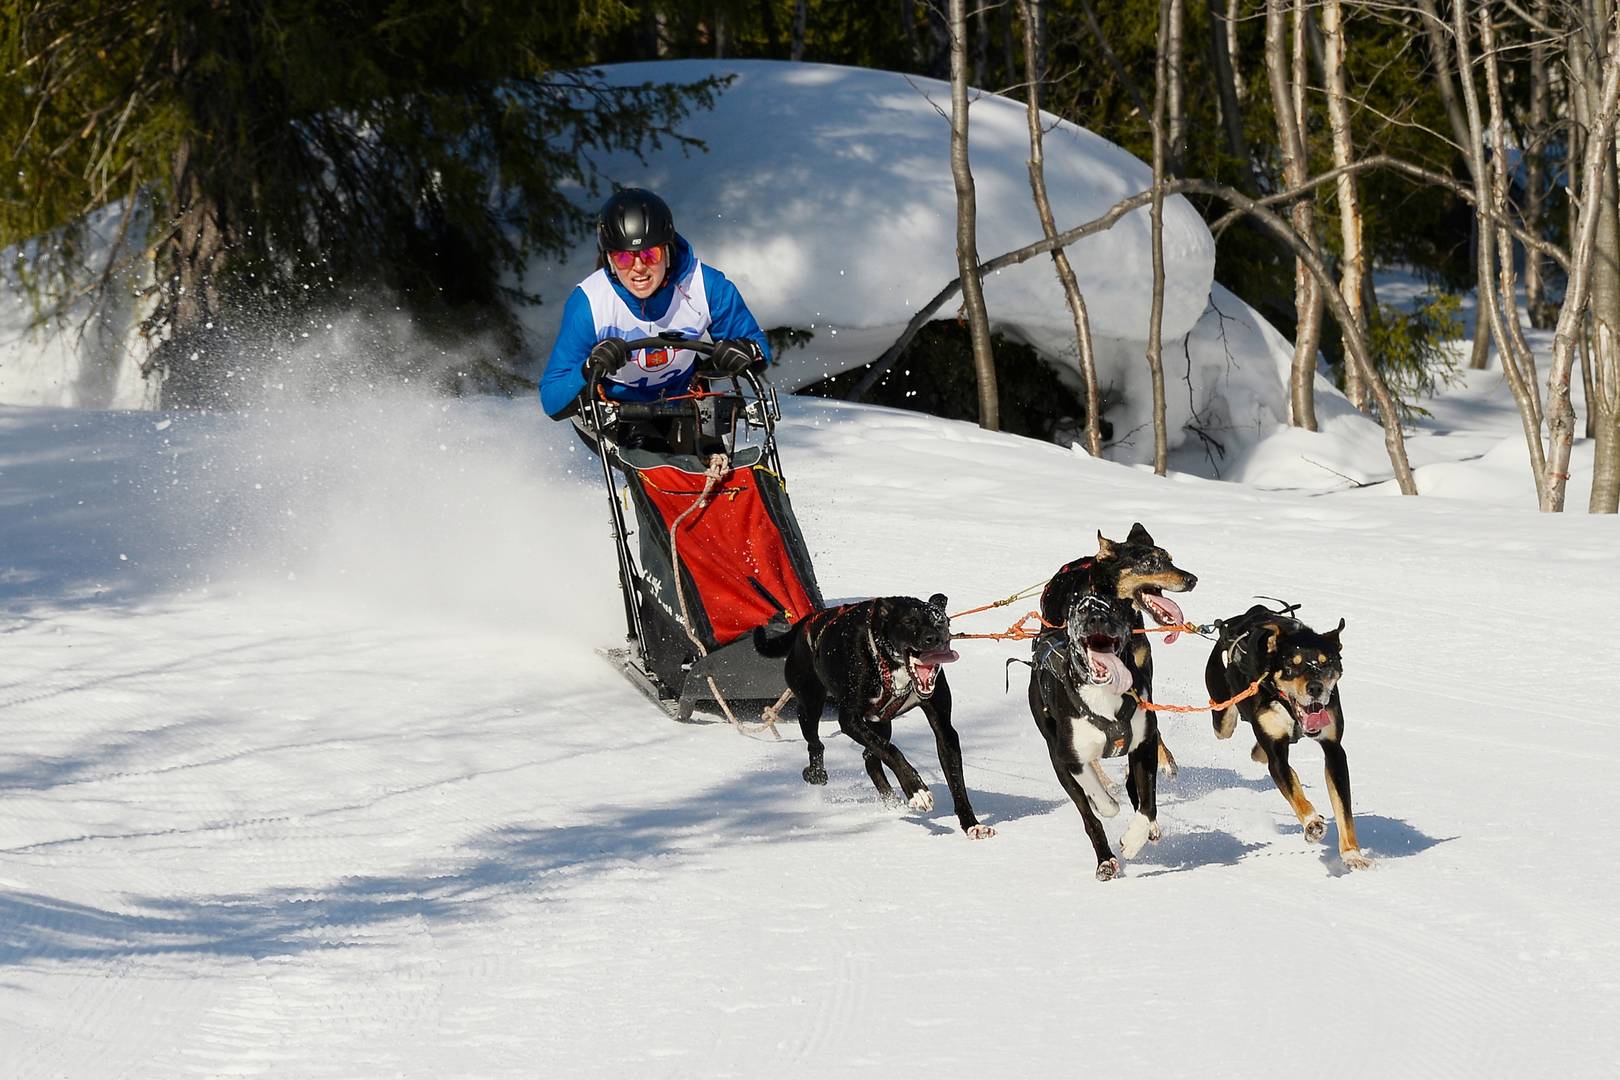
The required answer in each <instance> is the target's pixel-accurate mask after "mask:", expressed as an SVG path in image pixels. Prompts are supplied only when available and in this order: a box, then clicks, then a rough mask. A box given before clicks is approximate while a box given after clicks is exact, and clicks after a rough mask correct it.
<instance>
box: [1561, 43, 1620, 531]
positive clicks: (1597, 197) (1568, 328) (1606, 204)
mask: <svg viewBox="0 0 1620 1080" xmlns="http://www.w3.org/2000/svg"><path fill="white" fill-rule="evenodd" d="M1585 48H1587V43H1586V42H1585V41H1582V40H1580V38H1579V37H1578V36H1575V37H1572V38H1571V39H1570V54H1571V60H1572V62H1571V65H1570V66H1571V69H1572V71H1574V72H1575V79H1577V80H1578V79H1579V78H1580V77H1581V76H1582V75H1587V74H1589V73H1590V72H1591V70H1592V69H1591V65H1588V64H1586V63H1584V62H1582V63H1579V64H1578V66H1577V63H1576V62H1574V57H1575V56H1576V55H1577V54H1579V53H1580V52H1581V51H1582V50H1584V49H1585ZM1598 70H1601V71H1602V72H1603V85H1602V87H1601V88H1599V89H1595V90H1593V91H1592V92H1590V93H1588V92H1587V91H1582V94H1583V97H1584V99H1585V100H1584V105H1585V108H1584V110H1583V111H1587V112H1589V113H1590V114H1591V123H1590V124H1589V126H1588V127H1587V131H1586V152H1585V154H1584V155H1582V167H1581V171H1580V174H1579V177H1578V178H1577V179H1578V182H1579V185H1580V187H1579V190H1578V191H1572V192H1571V199H1570V202H1571V204H1572V205H1574V206H1578V207H1579V208H1580V213H1579V223H1580V224H1579V228H1578V229H1577V230H1576V231H1575V232H1574V233H1573V234H1572V235H1573V237H1574V239H1573V242H1572V244H1571V248H1572V250H1571V252H1570V272H1569V283H1568V285H1567V286H1566V287H1565V289H1564V302H1563V305H1562V306H1561V307H1560V309H1559V312H1558V327H1557V329H1556V330H1555V331H1554V333H1553V360H1552V369H1551V370H1550V371H1549V372H1548V374H1547V462H1546V474H1547V475H1546V483H1545V487H1546V496H1545V498H1544V500H1543V502H1542V509H1543V510H1550V511H1555V512H1556V511H1559V510H1562V509H1563V508H1564V498H1565V489H1566V487H1567V485H1568V482H1569V458H1570V449H1571V446H1572V444H1573V443H1574V441H1575V410H1574V407H1573V406H1572V405H1571V404H1570V394H1569V383H1570V376H1571V374H1572V371H1573V368H1574V366H1575V355H1576V352H1577V351H1578V350H1583V349H1584V348H1585V347H1586V341H1585V338H1586V335H1585V332H1584V326H1583V324H1584V322H1585V319H1586V316H1587V315H1588V313H1589V312H1591V313H1592V314H1593V315H1594V316H1595V315H1596V309H1597V308H1598V307H1599V304H1600V301H1599V299H1598V296H1597V288H1598V286H1599V281H1598V279H1599V278H1602V277H1607V278H1608V279H1609V280H1608V281H1607V282H1606V283H1604V284H1603V287H1604V288H1608V289H1610V290H1611V291H1620V290H1616V288H1615V278H1616V277H1617V275H1616V271H1615V263H1614V261H1613V260H1614V257H1615V254H1616V247H1620V245H1617V244H1616V242H1615V240H1614V239H1612V238H1611V239H1610V240H1609V241H1608V244H1609V266H1608V268H1607V269H1605V268H1604V267H1603V260H1602V259H1601V258H1600V257H1599V256H1598V251H1599V250H1600V248H1601V247H1602V245H1603V243H1604V242H1603V241H1601V240H1600V236H1601V234H1602V233H1603V231H1604V230H1605V229H1607V230H1608V231H1609V232H1610V233H1611V235H1612V234H1613V233H1614V232H1615V228H1616V208H1615V190H1614V184H1615V172H1614V154H1613V152H1612V148H1613V145H1614V123H1615V114H1616V112H1617V110H1620V33H1612V32H1611V33H1610V34H1609V40H1608V45H1607V50H1606V54H1605V56H1604V59H1603V61H1602V64H1601V67H1599V68H1598ZM1588 89H1589V90H1590V89H1591V88H1590V83H1588ZM1605 188H1607V189H1608V190H1607V191H1605V190H1603V189H1605ZM1589 300H1590V301H1591V304H1590V306H1589V304H1588V301H1589ZM1602 303H1604V304H1605V305H1607V306H1610V307H1612V306H1613V303H1614V301H1613V298H1610V299H1608V300H1606V301H1602ZM1596 321H1597V324H1598V325H1597V327H1596V331H1595V336H1596V339H1597V341H1596V342H1595V343H1594V346H1593V347H1594V348H1600V347H1601V344H1602V341H1603V339H1604V337H1605V336H1607V337H1608V338H1609V339H1610V345H1611V348H1612V346H1613V331H1612V330H1605V328H1604V327H1603V325H1602V320H1601V318H1598V319H1596ZM1595 359H1596V358H1588V360H1587V366H1588V367H1591V366H1596V365H1594V364H1593V361H1594V360H1595ZM1600 364H1601V360H1598V365H1600ZM1594 381H1596V380H1594ZM1592 394H1593V392H1592V391H1591V390H1589V391H1588V398H1587V405H1586V407H1587V410H1588V412H1590V411H1591V410H1593V409H1594V408H1596V407H1597V406H1596V403H1595V402H1594V401H1593V397H1592ZM1601 432H1602V428H1601V426H1600V427H1599V436H1600V437H1601ZM1597 481H1598V477H1597V475H1596V473H1594V475H1593V482H1592V498H1591V504H1590V505H1589V508H1590V509H1591V510H1592V511H1593V512H1611V513H1612V512H1613V509H1612V507H1610V508H1609V509H1608V510H1604V508H1603V507H1601V506H1599V505H1597V503H1598V482H1597Z"/></svg>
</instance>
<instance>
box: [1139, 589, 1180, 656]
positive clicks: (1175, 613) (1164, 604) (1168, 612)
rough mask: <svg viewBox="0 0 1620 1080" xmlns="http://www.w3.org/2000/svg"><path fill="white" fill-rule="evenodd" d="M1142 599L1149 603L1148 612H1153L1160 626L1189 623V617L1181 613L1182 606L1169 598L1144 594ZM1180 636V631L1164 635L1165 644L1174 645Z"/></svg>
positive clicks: (1154, 594)
mask: <svg viewBox="0 0 1620 1080" xmlns="http://www.w3.org/2000/svg"><path fill="white" fill-rule="evenodd" d="M1142 599H1143V601H1145V602H1146V603H1147V606H1148V610H1150V611H1152V612H1153V617H1154V618H1155V619H1157V620H1158V622H1159V625H1160V626H1176V625H1179V624H1180V623H1184V622H1186V621H1187V617H1186V616H1185V615H1183V614H1182V613H1181V608H1180V606H1179V605H1177V603H1176V602H1175V601H1174V600H1172V599H1170V598H1169V597H1168V596H1160V595H1158V594H1157V593H1143V594H1142ZM1180 636H1181V631H1180V630H1176V631H1172V632H1171V633H1168V634H1166V635H1164V643H1165V644H1166V645H1169V644H1172V643H1173V642H1174V641H1175V640H1176V638H1178V637H1180Z"/></svg>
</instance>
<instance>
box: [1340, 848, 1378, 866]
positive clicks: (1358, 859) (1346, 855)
mask: <svg viewBox="0 0 1620 1080" xmlns="http://www.w3.org/2000/svg"><path fill="white" fill-rule="evenodd" d="M1339 858H1340V859H1342V860H1344V865H1345V866H1346V867H1348V868H1349V869H1351V870H1370V869H1371V868H1372V864H1373V863H1372V860H1371V859H1369V858H1367V856H1365V855H1363V854H1362V853H1361V849H1360V848H1351V849H1350V850H1349V851H1341V852H1339Z"/></svg>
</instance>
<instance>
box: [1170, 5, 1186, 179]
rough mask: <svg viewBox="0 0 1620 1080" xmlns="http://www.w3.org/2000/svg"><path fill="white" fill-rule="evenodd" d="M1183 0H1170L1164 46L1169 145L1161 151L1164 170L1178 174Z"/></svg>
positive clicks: (1182, 135)
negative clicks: (1163, 155) (1163, 159)
mask: <svg viewBox="0 0 1620 1080" xmlns="http://www.w3.org/2000/svg"><path fill="white" fill-rule="evenodd" d="M1186 2H1187V0H1170V30H1169V34H1168V35H1167V41H1166V47H1165V69H1166V76H1167V79H1168V82H1169V88H1168V91H1167V93H1166V104H1167V108H1168V111H1169V117H1168V119H1167V121H1166V123H1167V127H1166V129H1165V131H1166V138H1167V139H1168V142H1169V145H1168V147H1167V152H1166V155H1165V172H1167V173H1169V174H1171V175H1172V176H1180V175H1181V172H1182V163H1183V162H1184V161H1186V160H1187V90H1186V83H1185V81H1184V80H1183V79H1182V72H1183V69H1184V68H1185V66H1186V65H1185V63H1184V62H1183V60H1182V52H1183V46H1184V44H1185V41H1186V37H1187V30H1186V25H1185V23H1186Z"/></svg>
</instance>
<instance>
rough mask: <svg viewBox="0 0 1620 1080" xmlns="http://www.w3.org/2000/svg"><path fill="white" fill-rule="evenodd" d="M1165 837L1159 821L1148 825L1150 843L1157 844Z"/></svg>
mask: <svg viewBox="0 0 1620 1080" xmlns="http://www.w3.org/2000/svg"><path fill="white" fill-rule="evenodd" d="M1163 839H1164V830H1163V829H1161V828H1159V823H1158V822H1157V821H1155V822H1154V823H1153V824H1152V825H1149V826H1148V842H1149V843H1153V844H1157V843H1158V842H1159V841H1160V840H1163Z"/></svg>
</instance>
